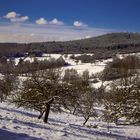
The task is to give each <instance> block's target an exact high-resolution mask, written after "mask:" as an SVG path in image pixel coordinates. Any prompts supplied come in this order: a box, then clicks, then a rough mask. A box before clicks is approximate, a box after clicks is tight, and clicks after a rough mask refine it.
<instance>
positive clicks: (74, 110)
mask: <svg viewBox="0 0 140 140" xmlns="http://www.w3.org/2000/svg"><path fill="white" fill-rule="evenodd" d="M76 109H77V107H74V110H73V113H72V114H73V115H75V112H76Z"/></svg>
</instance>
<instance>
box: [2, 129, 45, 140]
mask: <svg viewBox="0 0 140 140" xmlns="http://www.w3.org/2000/svg"><path fill="white" fill-rule="evenodd" d="M0 140H43V139H42V138H36V137H31V136H29V135H27V134H24V133H19V134H17V133H14V132H10V131H7V130H2V129H0Z"/></svg>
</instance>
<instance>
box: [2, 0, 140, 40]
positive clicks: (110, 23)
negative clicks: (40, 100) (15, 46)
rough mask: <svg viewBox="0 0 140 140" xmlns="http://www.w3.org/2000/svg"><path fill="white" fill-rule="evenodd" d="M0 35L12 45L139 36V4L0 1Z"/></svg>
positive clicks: (128, 0)
mask: <svg viewBox="0 0 140 140" xmlns="http://www.w3.org/2000/svg"><path fill="white" fill-rule="evenodd" d="M0 31H1V32H3V33H4V35H1V34H0V41H10V42H12V41H13V42H14V41H15V40H16V38H20V39H21V42H29V41H34V40H37V41H49V40H72V39H80V38H84V37H90V36H97V35H101V34H105V33H109V32H121V31H124V32H140V0H0ZM11 33H13V35H14V36H15V37H14V36H13V38H11V40H8V39H9V36H10V34H11ZM29 34H30V36H29ZM5 38H8V39H7V40H5ZM25 38H26V39H25ZM29 38H32V39H29ZM33 38H34V39H33ZM41 38H43V39H42V40H41Z"/></svg>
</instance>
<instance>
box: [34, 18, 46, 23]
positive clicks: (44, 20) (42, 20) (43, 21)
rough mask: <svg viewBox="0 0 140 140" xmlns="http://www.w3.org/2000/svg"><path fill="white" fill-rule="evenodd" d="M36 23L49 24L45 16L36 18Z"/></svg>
mask: <svg viewBox="0 0 140 140" xmlns="http://www.w3.org/2000/svg"><path fill="white" fill-rule="evenodd" d="M36 24H39V25H45V24H47V20H46V19H45V18H40V19H38V20H36Z"/></svg>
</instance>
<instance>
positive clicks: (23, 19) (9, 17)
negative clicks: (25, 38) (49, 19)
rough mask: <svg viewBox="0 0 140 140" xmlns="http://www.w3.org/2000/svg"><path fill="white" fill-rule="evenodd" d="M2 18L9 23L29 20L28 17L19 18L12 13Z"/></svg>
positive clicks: (18, 15) (19, 16)
mask: <svg viewBox="0 0 140 140" xmlns="http://www.w3.org/2000/svg"><path fill="white" fill-rule="evenodd" d="M4 18H6V19H8V20H10V21H11V22H25V21H27V20H28V19H29V17H28V16H21V15H20V14H18V13H16V12H14V11H12V12H9V13H7V14H6V16H4Z"/></svg>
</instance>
